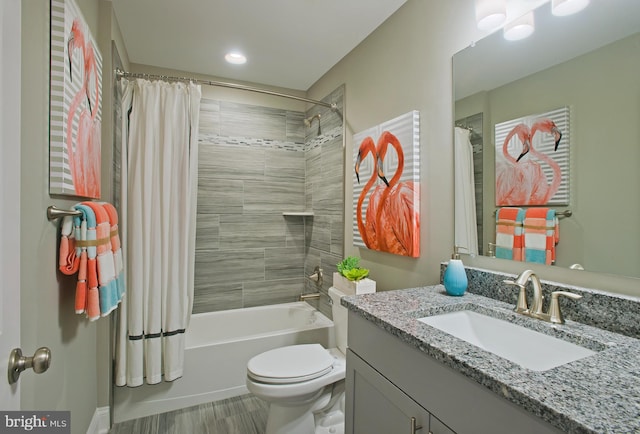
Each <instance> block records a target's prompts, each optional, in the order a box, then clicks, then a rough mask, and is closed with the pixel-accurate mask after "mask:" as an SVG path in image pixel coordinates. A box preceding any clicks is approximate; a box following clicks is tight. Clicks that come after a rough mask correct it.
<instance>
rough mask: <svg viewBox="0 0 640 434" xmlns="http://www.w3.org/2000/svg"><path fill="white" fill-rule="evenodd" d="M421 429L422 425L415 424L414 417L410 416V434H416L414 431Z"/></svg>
mask: <svg viewBox="0 0 640 434" xmlns="http://www.w3.org/2000/svg"><path fill="white" fill-rule="evenodd" d="M419 429H422V425H416V418H415V417H412V418H411V434H416V431H418V430H419Z"/></svg>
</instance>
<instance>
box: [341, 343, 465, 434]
mask: <svg viewBox="0 0 640 434" xmlns="http://www.w3.org/2000/svg"><path fill="white" fill-rule="evenodd" d="M347 387H349V390H351V391H352V393H350V394H349V395H348V397H347V399H348V400H349V401H350V402H349V404H348V405H347V407H348V408H350V411H349V412H348V414H350V416H351V417H348V418H347V424H346V425H347V426H346V432H347V433H352V434H360V433H362V434H365V433H366V434H389V433H400V434H402V433H413V434H417V433H427V432H428V433H429V434H455V433H454V432H453V431H451V430H450V429H449V428H447V426H446V425H445V424H443V423H442V422H440V421H439V420H438V419H436V418H435V417H434V416H432V415H431V414H429V412H428V411H427V410H425V409H424V408H422V407H421V406H420V405H419V404H418V403H417V402H415V401H414V400H413V399H411V398H410V397H409V396H408V395H407V394H406V393H404V392H403V391H402V390H400V389H399V388H397V387H396V386H395V385H394V384H393V383H391V382H390V381H389V380H387V379H386V378H384V377H383V376H382V375H380V373H378V371H376V370H375V369H373V368H372V367H371V366H369V365H368V364H367V363H366V362H365V361H364V360H362V359H361V358H360V357H358V356H357V355H356V354H355V353H353V352H352V351H350V350H348V351H347Z"/></svg>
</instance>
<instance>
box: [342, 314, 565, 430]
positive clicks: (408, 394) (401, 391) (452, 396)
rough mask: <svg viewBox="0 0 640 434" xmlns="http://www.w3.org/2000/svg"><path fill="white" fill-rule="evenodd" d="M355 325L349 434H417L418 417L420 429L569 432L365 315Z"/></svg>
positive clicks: (348, 382) (348, 402)
mask: <svg viewBox="0 0 640 434" xmlns="http://www.w3.org/2000/svg"><path fill="white" fill-rule="evenodd" d="M348 324H349V327H348V341H347V344H348V347H349V348H348V350H347V372H346V403H345V407H346V408H345V410H346V411H345V413H346V414H345V416H346V423H345V432H346V433H347V434H404V433H411V432H412V430H411V418H412V417H414V418H415V419H416V425H419V426H420V425H421V426H422V428H421V429H419V430H418V429H416V430H415V432H416V433H417V434H427V433H429V432H431V433H433V434H451V433H454V432H455V433H457V434H471V433H473V434H485V433H486V434H501V433H502V434H513V433H514V432H517V433H519V434H547V433H549V434H551V433H555V434H558V433H561V432H562V431H560V430H558V429H556V428H555V427H553V426H552V425H551V424H549V423H547V422H546V421H544V420H542V419H541V418H539V417H537V416H536V415H534V414H532V413H529V412H528V411H526V410H525V409H523V408H522V407H520V406H518V405H516V404H514V403H512V402H510V401H508V400H506V399H505V398H503V397H501V396H499V395H498V394H497V393H495V392H492V391H491V390H489V389H487V388H486V387H485V386H482V385H481V384H479V383H477V382H476V381H474V380H472V379H471V378H468V377H467V376H465V375H463V374H461V373H459V372H458V371H456V370H454V369H452V368H450V367H448V366H446V365H444V364H443V363H441V362H439V361H438V360H436V359H434V358H432V357H430V356H429V355H427V354H425V353H424V352H422V351H420V350H419V349H417V348H416V347H415V346H414V345H413V344H412V343H406V342H403V341H402V340H401V339H400V338H399V337H397V336H394V335H393V334H391V333H390V332H388V331H386V330H384V329H382V328H381V327H380V326H378V325H376V324H375V323H374V322H371V321H368V320H367V319H365V318H363V317H362V316H360V315H359V314H357V313H354V312H351V311H350V312H349V323H348ZM452 339H453V337H452ZM550 387H552V386H551V385H550Z"/></svg>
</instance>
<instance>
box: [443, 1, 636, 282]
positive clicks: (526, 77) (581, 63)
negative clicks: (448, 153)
mask: <svg viewBox="0 0 640 434" xmlns="http://www.w3.org/2000/svg"><path fill="white" fill-rule="evenodd" d="M550 9H551V7H550V4H549V3H546V4H543V5H542V6H540V7H538V8H537V9H536V10H535V11H534V13H535V32H534V34H533V35H532V36H530V37H529V38H527V39H524V40H520V41H507V40H505V39H504V38H503V37H502V31H497V32H495V33H493V34H491V35H489V36H488V37H486V38H484V39H482V40H480V41H478V42H476V43H475V44H472V46H470V47H468V48H466V49H464V50H462V51H460V52H459V53H456V54H455V55H454V57H453V71H454V101H455V119H456V123H460V124H464V125H463V126H465V127H471V134H470V138H471V142H472V144H473V146H474V159H475V164H474V165H475V169H476V197H477V208H476V213H477V221H478V235H479V237H478V239H479V243H478V244H479V253H480V254H485V255H486V254H487V251H489V256H491V250H492V249H488V247H490V245H489V243H493V242H494V240H495V226H496V222H495V212H496V209H497V207H496V199H495V158H496V153H495V148H496V143H495V133H494V129H495V126H496V124H500V123H503V122H506V121H510V120H513V119H517V118H521V117H525V116H531V115H538V114H541V113H547V112H549V111H551V110H555V109H558V108H562V107H568V108H569V113H570V114H569V119H570V123H569V131H567V133H568V136H569V137H570V140H568V145H569V146H570V151H569V152H570V153H569V173H570V174H569V202H568V205H566V206H564V205H563V206H553V208H554V209H556V210H557V211H564V210H570V211H571V216H570V217H565V218H560V220H559V228H560V229H559V242H558V245H557V247H556V249H557V250H556V261H555V264H554V265H555V266H557V267H570V266H571V265H573V264H580V265H581V266H582V267H583V268H584V269H585V270H588V271H593V272H597V273H608V274H616V275H621V276H629V277H640V224H638V222H639V221H640V193H639V192H638V188H639V187H640V33H639V32H640V2H639V1H637V0H616V1H610V0H592V1H591V3H590V5H589V6H588V7H587V8H586V9H584V10H583V11H581V12H579V13H577V14H575V15H572V16H566V17H557V16H553V15H552V14H551V10H550ZM499 149H500V151H501V150H502V143H500V144H499ZM456 180H457V178H456ZM457 230H458V222H457V220H456V231H457Z"/></svg>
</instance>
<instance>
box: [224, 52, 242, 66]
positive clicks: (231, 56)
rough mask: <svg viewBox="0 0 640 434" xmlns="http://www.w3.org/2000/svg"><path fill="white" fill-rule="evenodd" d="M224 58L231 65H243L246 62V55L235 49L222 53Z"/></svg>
mask: <svg viewBox="0 0 640 434" xmlns="http://www.w3.org/2000/svg"><path fill="white" fill-rule="evenodd" d="M224 60H226V61H227V62H229V63H231V64H233V65H243V64H245V63H247V57H246V56H245V55H244V54H242V53H239V52H237V51H231V52H229V53H227V54H225V55H224Z"/></svg>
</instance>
